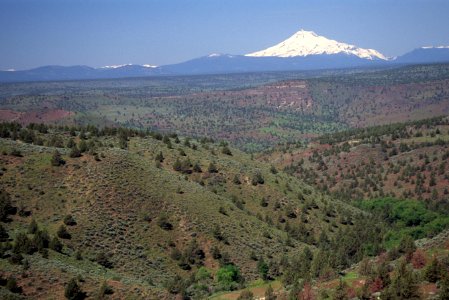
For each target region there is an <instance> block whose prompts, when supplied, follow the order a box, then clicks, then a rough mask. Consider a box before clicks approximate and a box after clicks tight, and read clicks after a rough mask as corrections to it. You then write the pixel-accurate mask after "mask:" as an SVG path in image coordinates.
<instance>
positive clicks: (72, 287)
mask: <svg viewBox="0 0 449 300" xmlns="http://www.w3.org/2000/svg"><path fill="white" fill-rule="evenodd" d="M64 296H65V297H66V298H67V299H69V300H79V299H84V298H85V295H84V293H83V292H82V291H81V288H80V287H79V285H78V283H77V280H76V279H75V278H72V279H71V280H70V281H69V283H68V284H67V286H66V287H65V291H64Z"/></svg>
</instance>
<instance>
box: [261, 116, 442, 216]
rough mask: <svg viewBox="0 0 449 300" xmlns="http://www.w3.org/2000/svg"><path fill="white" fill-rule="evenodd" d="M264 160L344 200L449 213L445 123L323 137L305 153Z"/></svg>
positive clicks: (295, 150) (293, 149)
mask: <svg viewBox="0 0 449 300" xmlns="http://www.w3.org/2000/svg"><path fill="white" fill-rule="evenodd" d="M262 159H266V160H267V161H272V162H274V163H275V165H277V166H278V167H279V168H285V169H286V170H287V171H288V172H289V173H290V174H295V175H296V176H297V177H298V178H301V179H303V180H305V181H306V182H308V183H309V184H312V185H314V186H316V187H318V188H319V189H321V190H324V191H329V192H330V193H331V194H333V195H334V196H337V197H340V198H342V199H354V200H357V199H362V198H376V197H384V196H392V197H397V198H412V199H419V200H426V203H427V205H428V207H431V208H432V209H437V210H438V209H446V210H447V208H448V203H449V198H448V197H449V194H448V193H449V192H448V187H449V177H448V172H449V164H448V159H449V123H448V119H447V118H446V117H440V118H434V119H427V120H422V121H417V122H409V123H400V124H392V125H386V126H378V127H370V128H366V129H359V130H352V131H345V132H340V133H335V134H330V135H324V136H322V137H320V138H319V139H318V140H317V142H313V143H311V144H309V145H308V146H307V147H302V146H300V147H298V146H297V145H294V144H292V145H288V146H285V147H280V148H279V149H277V150H276V151H274V152H270V153H269V154H267V155H266V156H262Z"/></svg>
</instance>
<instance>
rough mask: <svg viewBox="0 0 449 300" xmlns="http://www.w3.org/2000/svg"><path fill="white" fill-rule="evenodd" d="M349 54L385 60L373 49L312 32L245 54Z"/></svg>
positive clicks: (302, 31) (278, 55)
mask: <svg viewBox="0 0 449 300" xmlns="http://www.w3.org/2000/svg"><path fill="white" fill-rule="evenodd" d="M339 53H344V54H349V55H356V56H358V57H360V58H364V59H370V60H374V59H382V60H386V59H387V58H386V57H385V56H384V55H383V54H381V53H379V52H378V51H376V50H373V49H363V48H358V47H356V46H354V45H349V44H345V43H340V42H337V41H335V40H331V39H328V38H326V37H324V36H320V35H317V34H316V33H315V32H313V31H306V30H300V31H298V32H296V33H295V34H294V35H292V36H291V37H289V38H288V39H286V40H285V41H283V42H280V43H279V44H277V45H274V46H272V47H269V48H267V49H264V50H261V51H257V52H253V53H249V54H246V56H256V57H261V56H277V57H294V56H308V55H319V54H339Z"/></svg>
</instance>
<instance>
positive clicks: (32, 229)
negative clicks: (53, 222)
mask: <svg viewBox="0 0 449 300" xmlns="http://www.w3.org/2000/svg"><path fill="white" fill-rule="evenodd" d="M37 230H38V226H37V223H36V220H35V219H34V218H33V219H31V222H30V224H29V225H28V233H29V234H35V233H36V231H37Z"/></svg>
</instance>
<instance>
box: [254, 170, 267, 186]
mask: <svg viewBox="0 0 449 300" xmlns="http://www.w3.org/2000/svg"><path fill="white" fill-rule="evenodd" d="M251 183H252V184H253V185H258V184H264V183H265V180H264V179H263V177H262V174H261V173H260V172H256V174H254V177H253V179H252V180H251Z"/></svg>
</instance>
